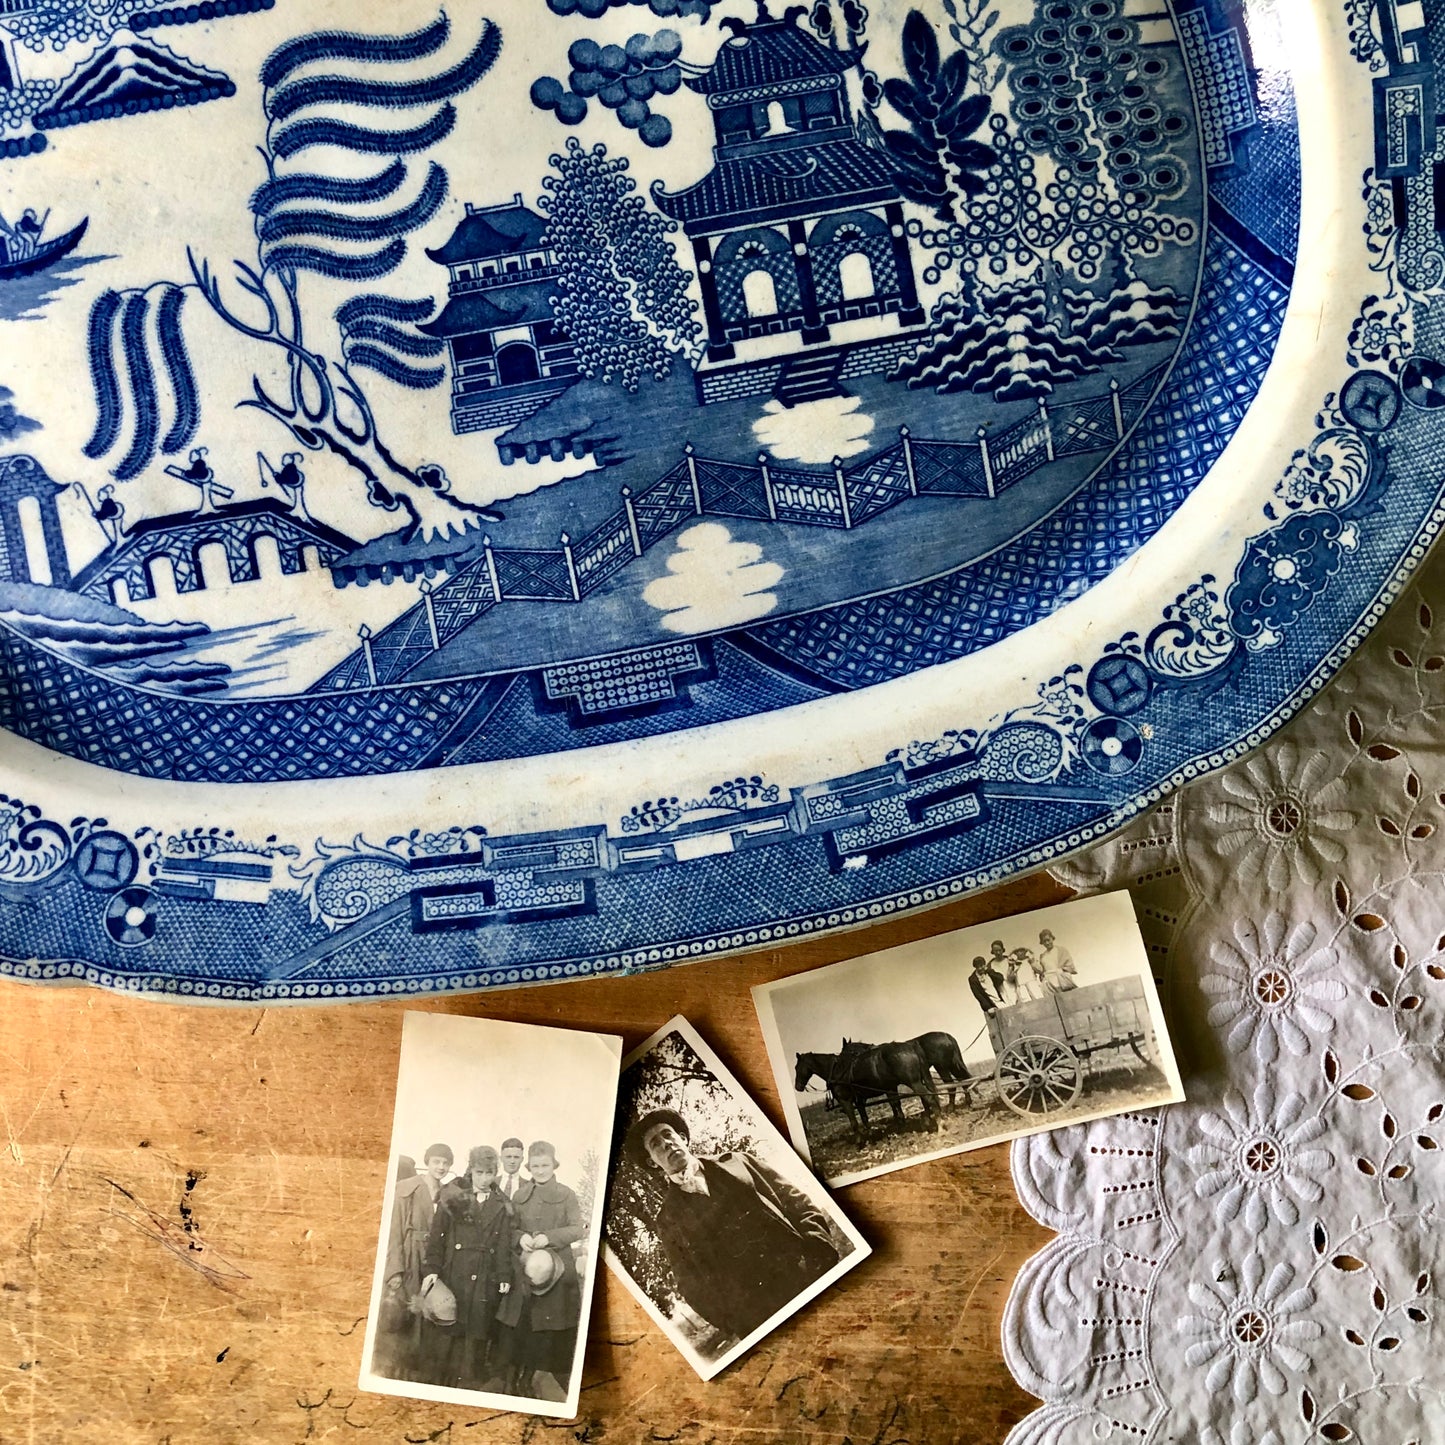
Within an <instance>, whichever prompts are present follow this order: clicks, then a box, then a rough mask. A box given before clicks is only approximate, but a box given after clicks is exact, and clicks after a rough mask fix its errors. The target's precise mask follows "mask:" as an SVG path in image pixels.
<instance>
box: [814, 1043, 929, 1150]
mask: <svg viewBox="0 0 1445 1445" xmlns="http://www.w3.org/2000/svg"><path fill="white" fill-rule="evenodd" d="M815 1074H816V1075H817V1076H818V1077H819V1078H820V1079H822V1080H823V1082H824V1083H825V1084H827V1085H828V1087H829V1088H831V1089H832V1091H833V1094H834V1097H835V1098H836V1099H837V1100H838V1102H839V1103H840V1104H842V1105H843V1107H844V1108H845V1109H846V1110H847V1111H848V1117H849V1119H850V1120H851V1121H852V1124H853V1133H854V1137H855V1138H856V1140H857V1142H858V1143H860V1144H866V1143H867V1142H868V1141H869V1139H870V1138H871V1137H872V1136H871V1129H870V1125H869V1122H868V1100H869V1099H870V1098H876V1097H877V1096H878V1095H879V1094H882V1095H884V1096H886V1097H888V1099H889V1102H890V1103H893V1101H894V1100H896V1099H897V1097H898V1090H899V1089H900V1088H902V1087H904V1086H905V1085H906V1086H907V1087H908V1088H909V1089H911V1090H912V1091H913V1092H914V1093H915V1094H917V1095H918V1097H919V1098H920V1099H921V1100H922V1101H923V1112H924V1116H925V1119H926V1121H927V1127H928V1129H929V1131H930V1132H931V1133H934V1134H936V1133H937V1132H938V1115H939V1105H938V1091H937V1090H936V1089H935V1088H934V1084H933V1072H932V1069H931V1067H930V1064H929V1060H928V1058H927V1057H926V1055H925V1053H924V1050H923V1049H922V1048H921V1047H920V1045H919V1043H918V1041H917V1040H916V1039H912V1040H910V1041H909V1042H907V1043H903V1044H876V1045H874V1046H872V1047H870V1048H865V1049H861V1050H859V1051H858V1052H850V1053H847V1054H844V1053H837V1054H821V1053H803V1054H798V1055H797V1069H796V1072H795V1074H794V1081H793V1087H794V1088H796V1089H797V1090H798V1092H799V1093H802V1091H803V1090H804V1089H805V1088H807V1086H808V1081H809V1080H810V1079H811V1078H812V1077H813V1076H814V1075H815ZM894 1113H895V1116H901V1114H902V1106H901V1104H895V1105H894Z"/></svg>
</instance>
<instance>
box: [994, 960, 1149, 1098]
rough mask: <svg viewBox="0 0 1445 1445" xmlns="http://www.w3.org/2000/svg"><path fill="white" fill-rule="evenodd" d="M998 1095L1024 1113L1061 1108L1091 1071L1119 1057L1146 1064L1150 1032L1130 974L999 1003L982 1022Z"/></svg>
mask: <svg viewBox="0 0 1445 1445" xmlns="http://www.w3.org/2000/svg"><path fill="white" fill-rule="evenodd" d="M988 1032H989V1038H990V1039H992V1041H993V1051H994V1057H995V1058H996V1059H997V1060H998V1064H997V1067H996V1068H995V1070H994V1078H995V1080H996V1081H997V1083H998V1093H999V1098H1001V1099H1002V1100H1003V1102H1004V1103H1005V1104H1007V1105H1008V1107H1009V1108H1010V1109H1012V1110H1013V1112H1014V1113H1015V1114H1022V1115H1023V1116H1024V1117H1025V1118H1030V1119H1037V1118H1040V1117H1042V1116H1043V1115H1045V1114H1053V1113H1056V1112H1057V1111H1058V1110H1060V1109H1066V1108H1068V1106H1069V1105H1070V1104H1072V1103H1073V1102H1074V1100H1076V1099H1077V1098H1078V1097H1079V1095H1080V1093H1081V1092H1082V1091H1083V1089H1084V1087H1085V1085H1086V1084H1087V1083H1088V1081H1089V1078H1090V1076H1091V1075H1092V1074H1094V1073H1097V1072H1101V1071H1102V1070H1103V1069H1106V1068H1115V1067H1117V1066H1118V1065H1119V1064H1120V1063H1123V1062H1125V1060H1124V1059H1123V1058H1122V1054H1123V1051H1124V1050H1125V1049H1129V1050H1132V1052H1133V1054H1134V1057H1135V1059H1137V1061H1138V1062H1139V1063H1140V1064H1142V1065H1144V1066H1146V1067H1148V1066H1150V1065H1152V1064H1154V1063H1155V1062H1156V1060H1155V1059H1154V1057H1153V1055H1154V1048H1153V1040H1154V1029H1153V1025H1152V1023H1151V1021H1150V1018H1149V1004H1148V1001H1147V999H1146V998H1145V996H1144V984H1143V982H1142V981H1141V980H1140V979H1137V978H1116V979H1111V980H1109V982H1107V983H1091V984H1084V985H1082V986H1081V987H1079V988H1073V989H1068V990H1066V991H1065V992H1063V993H1050V994H1048V995H1047V996H1046V997H1044V998H1042V999H1034V1000H1029V1001H1026V1002H1024V1003H1016V1004H1012V1005H1010V1006H1009V1007H1008V1008H1002V1009H1000V1010H999V1011H998V1013H996V1014H995V1015H994V1016H993V1017H992V1018H991V1019H990V1020H989V1028H988Z"/></svg>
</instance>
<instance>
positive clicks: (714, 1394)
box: [0, 877, 1063, 1445]
mask: <svg viewBox="0 0 1445 1445" xmlns="http://www.w3.org/2000/svg"><path fill="white" fill-rule="evenodd" d="M1062 896H1063V893H1062V891H1061V890H1060V889H1058V888H1057V886H1056V885H1054V884H1053V883H1051V882H1050V881H1049V880H1048V879H1047V878H1044V877H1036V878H1033V879H1026V880H1023V881H1020V882H1017V883H1013V884H1010V885H1007V886H1005V887H1003V888H1000V889H996V890H994V891H993V892H990V893H987V894H981V895H978V896H976V897H974V898H971V899H968V900H965V901H963V902H959V903H954V904H950V905H948V906H946V907H944V908H940V909H935V910H933V911H931V912H929V913H926V914H921V915H916V916H913V917H910V918H901V919H890V920H889V921H888V922H887V923H886V924H884V925H881V926H879V927H877V928H873V929H869V930H864V931H859V932H855V933H850V934H844V935H837V936H834V937H831V938H825V939H816V940H810V941H808V942H806V943H802V944H799V945H797V946H794V947H790V948H788V949H786V950H770V951H763V952H758V953H754V954H749V955H745V956H741V957H737V958H732V959H723V960H717V961H713V962H709V963H699V964H694V965H691V966H689V967H685V968H676V969H670V970H667V971H664V972H659V973H653V974H645V975H639V976H636V977H633V978H627V979H598V980H588V981H584V982H578V983H569V984H559V985H553V986H550V987H544V988H529V989H518V990H515V991H509V992H505V993H490V994H482V995H474V996H471V997H467V998H460V999H444V1000H426V1001H424V1002H422V1001H418V1002H416V1003H413V1004H410V1005H408V1004H402V1003H387V1004H376V1005H371V1004H368V1005H364V1006H363V1005H340V1006H334V1007H327V1008H309V1007H307V1008H289V1009H288V1008H281V1009H265V1010H262V1009H260V1008H249V1009H236V1010H230V1009H203V1008H198V1007H194V1006H184V1005H180V1004H175V1003H161V1002H150V1001H145V1000H138V999H127V998H119V997H116V996H113V995H109V994H104V993H100V992H96V991H92V990H88V989H55V988H47V989H40V988H32V987H27V986H23V985H14V984H11V985H5V986H4V987H3V989H0V1008H3V1014H0V1059H3V1065H0V1113H3V1117H0V1123H3V1126H4V1131H5V1141H4V1152H3V1154H0V1341H3V1344H0V1445H12V1442H14V1445H20V1442H24V1445H31V1442H51V1441H59V1440H62V1439H63V1440H65V1441H66V1442H67V1445H76V1442H90V1441H96V1442H104V1445H129V1442H133V1441H134V1442H148V1445H162V1442H164V1445H190V1442H197V1445H232V1442H235V1445H243V1442H244V1445H257V1442H262V1445H271V1442H278V1445H282V1442H292V1441H295V1442H311V1441H315V1442H320V1441H331V1442H340V1441H372V1440H376V1441H396V1442H445V1445H461V1442H463V1441H466V1442H468V1445H524V1442H530V1441H542V1440H566V1441H573V1440H575V1441H581V1442H594V1441H603V1440H605V1441H607V1442H609V1445H610V1442H619V1445H621V1442H633V1441H637V1442H650V1445H651V1442H674V1441H675V1442H679V1445H707V1442H742V1441H756V1440H768V1441H793V1440H797V1441H803V1440H807V1441H810V1442H817V1445H830V1442H831V1445H843V1442H845V1441H848V1442H851V1445H904V1442H909V1445H921V1442H933V1441H938V1442H950V1445H995V1442H998V1441H1000V1440H1001V1439H1002V1438H1003V1436H1004V1435H1005V1434H1006V1433H1007V1431H1008V1428H1009V1426H1010V1425H1011V1424H1013V1423H1014V1422H1015V1421H1016V1420H1018V1419H1019V1418H1020V1417H1021V1416H1022V1415H1023V1414H1025V1413H1026V1412H1027V1411H1028V1409H1029V1408H1030V1407H1031V1405H1032V1401H1031V1400H1030V1399H1029V1397H1028V1396H1026V1395H1024V1394H1023V1393H1022V1392H1021V1391H1020V1390H1019V1389H1018V1387H1017V1386H1016V1385H1014V1384H1013V1382H1012V1380H1011V1379H1010V1377H1009V1375H1008V1373H1007V1371H1006V1370H1005V1368H1004V1365H1003V1361H1002V1358H1001V1355H1000V1351H999V1323H1000V1318H1001V1315H1002V1310H1003V1305H1004V1301H1005V1299H1006V1298H1007V1295H1008V1290H1009V1285H1010V1283H1011V1281H1012V1279H1013V1276H1014V1273H1015V1271H1016V1270H1017V1268H1018V1267H1019V1265H1020V1264H1021V1263H1022V1262H1023V1260H1024V1259H1025V1258H1026V1257H1027V1256H1028V1255H1029V1254H1030V1253H1031V1252H1032V1251H1034V1250H1035V1249H1037V1248H1039V1246H1040V1245H1042V1244H1043V1242H1044V1241H1045V1239H1046V1238H1047V1234H1046V1232H1045V1231H1044V1230H1043V1229H1041V1228H1040V1227H1039V1226H1038V1225H1036V1224H1035V1223H1034V1222H1033V1221H1032V1220H1030V1219H1029V1218H1028V1216H1026V1215H1025V1214H1024V1213H1023V1211H1022V1209H1021V1208H1020V1207H1019V1205H1018V1202H1017V1200H1016V1199H1015V1197H1014V1194H1013V1190H1012V1188H1011V1186H1010V1183H1009V1175H1008V1155H1007V1150H1006V1149H1005V1148H994V1149H989V1150H984V1151H980V1152H978V1153H974V1154H969V1155H964V1156H961V1157H958V1158H954V1159H946V1160H939V1161H936V1162H934V1163H931V1164H925V1165H920V1166H918V1167H916V1168H913V1169H910V1170H907V1171H904V1172H901V1173H897V1174H893V1175H889V1176H886V1177H884V1178H881V1179H875V1180H870V1181H868V1182H866V1183H864V1184H859V1185H855V1186H853V1187H851V1188H849V1189H846V1190H844V1191H842V1194H841V1199H842V1202H843V1205H844V1207H845V1208H846V1209H847V1210H848V1212H849V1213H850V1214H851V1216H852V1217H853V1218H854V1219H855V1220H856V1221H857V1223H858V1224H859V1226H860V1227H861V1228H862V1230H863V1231H864V1233H865V1234H866V1235H867V1237H868V1238H869V1239H870V1240H871V1241H872V1242H873V1244H874V1247H875V1251H876V1252H875V1254H874V1255H873V1257H872V1258H871V1259H870V1260H869V1261H867V1262H866V1263H865V1264H864V1265H863V1266H861V1267H860V1268H859V1269H858V1270H856V1271H855V1272H854V1273H853V1274H851V1275H849V1276H848V1277H847V1279H846V1280H845V1281H844V1282H843V1283H842V1284H841V1285H839V1286H837V1287H835V1288H834V1289H833V1290H831V1291H830V1292H829V1293H827V1294H826V1295H825V1296H824V1297H823V1298H822V1299H821V1300H819V1301H818V1302H817V1303H816V1304H815V1305H814V1306H813V1307H812V1308H810V1309H808V1310H806V1311H804V1312H803V1313H802V1314H800V1315H798V1316H796V1317H795V1318H794V1319H793V1320H791V1321H790V1322H789V1323H788V1324H786V1325H784V1326H783V1327H782V1328H781V1329H780V1330H778V1331H777V1332H776V1333H774V1334H773V1335H772V1336H770V1337H769V1338H768V1340H767V1341H765V1342H764V1344H763V1345H762V1346H761V1347H760V1348H758V1349H757V1350H755V1351H753V1353H752V1354H751V1355H749V1356H747V1357H746V1358H745V1359H744V1360H743V1361H741V1362H740V1363H739V1364H737V1365H735V1366H733V1368H732V1369H731V1370H729V1371H727V1372H726V1373H725V1374H723V1375H722V1376H720V1377H719V1378H718V1379H716V1380H714V1381H712V1382H711V1383H710V1384H706V1385H704V1384H702V1383H700V1382H699V1381H698V1380H697V1378H696V1377H695V1376H694V1375H693V1373H692V1371H691V1370H690V1369H689V1368H688V1367H687V1365H686V1364H684V1362H683V1360H682V1359H681V1357H680V1356H678V1355H677V1354H676V1353H675V1352H674V1351H673V1349H672V1348H671V1346H670V1345H669V1344H668V1343H667V1342H666V1340H665V1339H663V1338H662V1336H661V1335H660V1334H659V1333H658V1332H657V1331H656V1330H655V1329H653V1327H652V1326H651V1324H650V1323H649V1321H648V1320H647V1318H646V1317H645V1316H644V1315H643V1313H642V1311H641V1310H640V1309H639V1308H638V1307H637V1306H636V1304H634V1303H633V1301H632V1300H631V1298H630V1297H629V1296H627V1294H626V1293H625V1292H624V1291H623V1290H622V1289H621V1288H620V1287H618V1286H617V1285H616V1284H615V1283H614V1282H613V1281H612V1280H611V1278H610V1277H609V1276H608V1275H607V1272H606V1271H605V1270H604V1271H602V1272H601V1276H600V1280H599V1289H598V1294H597V1303H596V1307H595V1311H594V1315H593V1319H592V1327H591V1334H590V1337H589V1341H588V1350H587V1365H586V1377H585V1380H584V1390H583V1395H582V1414H581V1416H580V1418H579V1419H578V1420H577V1421H576V1422H573V1423H569V1424H565V1425H563V1424H559V1423H558V1422H556V1421H543V1420H541V1419H536V1418H530V1417H525V1416H521V1415H498V1414H495V1413H493V1412H487V1411H480V1410H473V1409H462V1408H457V1407H454V1406H444V1405H434V1404H426V1403H421V1402H411V1401H400V1400H392V1399H389V1398H386V1397H383V1396H379V1395H370V1394H363V1393H361V1392H359V1391H358V1390H357V1388H356V1383H355V1382H356V1376H357V1370H358V1366H359V1362H360V1354H361V1339H362V1318H363V1316H364V1314H365V1311H366V1307H367V1296H368V1292H369V1287H370V1280H371V1269H372V1261H373V1257H374V1250H375V1247H376V1235H377V1227H378V1222H379V1219H380V1214H381V1203H382V1196H383V1191H384V1189H385V1187H386V1182H387V1178H388V1174H389V1168H388V1164H387V1150H388V1146H389V1139H390V1130H391V1109H392V1098H393V1091H394V1087H395V1081H396V1064H397V1051H398V1047H399V1041H400V1031H401V1017H402V1011H403V1009H404V1008H405V1007H407V1006H411V1007H423V1008H431V1009H443V1010H447V1011H450V1012H454V1013H466V1014H476V1015H485V1016H488V1017H492V1018H504V1019H516V1020H523V1021H526V1022H531V1023H549V1024H566V1025H575V1026H577V1027H581V1028H593V1029H605V1030H609V1031H612V1032H617V1033H621V1034H622V1035H624V1037H625V1039H626V1044H627V1046H628V1047H631V1046H632V1045H634V1044H636V1043H638V1042H640V1041H641V1040H642V1039H643V1038H644V1037H646V1036H647V1034H649V1033H650V1032H652V1030H653V1029H655V1028H656V1027H657V1026H658V1025H659V1024H660V1023H662V1022H663V1021H664V1020H666V1019H667V1018H669V1017H670V1016H671V1015H673V1014H675V1013H682V1014H685V1015H686V1016H687V1017H688V1018H690V1019H691V1020H692V1022H693V1023H694V1024H695V1025H696V1026H697V1027H698V1029H699V1030H700V1031H701V1032H702V1034H703V1035H704V1037H706V1038H707V1039H708V1040H709V1041H710V1042H711V1043H712V1044H713V1045H714V1047H715V1048H717V1050H718V1051H719V1053H720V1054H722V1056H723V1057H724V1059H726V1061H727V1062H728V1064H729V1065H730V1066H731V1067H732V1068H733V1069H734V1070H735V1071H736V1072H737V1074H738V1076H739V1077H740V1078H741V1079H742V1080H743V1081H744V1083H745V1084H746V1085H748V1087H749V1088H751V1089H752V1090H753V1091H754V1093H755V1094H756V1096H757V1097H758V1098H759V1099H760V1100H761V1102H762V1104H763V1107H764V1109H765V1110H766V1111H767V1112H768V1114H769V1115H770V1117H771V1118H773V1119H774V1121H775V1122H777V1123H779V1124H780V1125H781V1122H782V1120H781V1114H780V1111H779V1109H778V1107H777V1104H778V1100H777V1093H776V1090H775V1089H774V1087H773V1082H772V1079H771V1077H770V1074H769V1071H768V1066H767V1061H766V1057H765V1054H764V1052H763V1045H762V1037H761V1034H760V1032H759V1029H758V1024H757V1018H756V1015H755V1014H754V1012H753V1007H752V1001H751V999H750V997H749V995H748V988H749V986H750V985H752V984H754V983H758V982H761V981H764V980H767V979H773V978H780V977H783V976H784V975H786V974H790V973H796V972H799V971H800V970H802V969H805V968H812V967H817V966H818V965H819V964H823V963H831V962H833V961H835V960H837V959H839V958H846V957H851V956H853V955H855V954H858V953H863V952H867V951H870V950H872V949H877V948H883V947H888V946H890V945H892V944H896V943H901V942H905V941H907V940H909V939H913V938H920V937H924V936H926V935H929V934H933V933H938V932H941V931H943V930H945V929H948V928H956V927H960V926H962V925H964V924H968V923H974V922H980V921H984V920H988V919H992V918H996V917H1002V916H1004V915H1006V914H1009V913H1015V912H1020V911H1023V910H1025V909H1029V908H1037V907H1042V906H1044V905H1045V904H1048V903H1054V902H1058V901H1059V900H1060V898H1061V897H1062ZM7 1351H8V1354H7Z"/></svg>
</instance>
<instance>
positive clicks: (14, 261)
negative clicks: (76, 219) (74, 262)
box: [0, 211, 90, 281]
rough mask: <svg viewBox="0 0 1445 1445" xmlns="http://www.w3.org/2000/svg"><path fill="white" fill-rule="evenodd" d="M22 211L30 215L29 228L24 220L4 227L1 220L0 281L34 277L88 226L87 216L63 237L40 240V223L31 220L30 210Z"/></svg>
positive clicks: (61, 256) (63, 254)
mask: <svg viewBox="0 0 1445 1445" xmlns="http://www.w3.org/2000/svg"><path fill="white" fill-rule="evenodd" d="M25 214H26V216H27V217H30V218H31V223H32V224H31V226H30V227H27V226H26V225H25V221H24V220H23V219H22V220H21V221H20V222H17V224H16V225H15V226H6V225H5V223H4V221H3V219H0V281H18V280H20V279H21V277H23V276H36V275H39V274H40V272H42V271H45V270H48V269H49V268H50V267H51V266H53V265H55V263H56V262H57V261H60V260H63V259H64V258H65V257H66V256H68V255H70V253H71V252H72V251H74V250H75V248H76V247H77V246H78V245H80V243H81V241H82V240H83V239H84V238H85V232H86V228H87V227H88V226H89V225H90V221H89V218H87V219H86V220H83V221H82V222H81V223H80V224H79V225H78V226H73V227H71V229H70V230H68V231H67V232H66V233H65V234H64V235H63V236H57V237H56V238H55V239H54V240H53V241H41V240H40V235H41V234H42V231H43V225H42V224H40V223H36V222H34V220H33V214H34V213H33V212H30V211H27V212H26V213H25ZM32 228H33V229H32Z"/></svg>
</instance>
